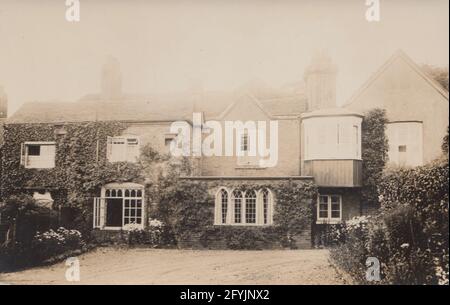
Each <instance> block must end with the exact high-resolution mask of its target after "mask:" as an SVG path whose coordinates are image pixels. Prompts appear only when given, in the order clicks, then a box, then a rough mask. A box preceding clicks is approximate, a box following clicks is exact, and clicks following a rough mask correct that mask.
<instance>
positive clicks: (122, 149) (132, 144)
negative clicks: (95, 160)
mask: <svg viewBox="0 0 450 305" xmlns="http://www.w3.org/2000/svg"><path fill="white" fill-rule="evenodd" d="M139 152H140V142H139V138H138V137H136V136H124V137H108V139H107V157H108V161H109V162H136V161H137V159H138V158H139Z"/></svg>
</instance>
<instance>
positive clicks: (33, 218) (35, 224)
mask: <svg viewBox="0 0 450 305" xmlns="http://www.w3.org/2000/svg"><path fill="white" fill-rule="evenodd" d="M0 213H1V214H2V218H3V220H4V221H6V222H7V223H10V224H11V225H12V224H14V226H15V228H16V230H15V234H14V240H15V241H16V242H18V243H21V244H25V245H28V244H30V243H31V241H32V239H33V237H34V234H35V232H36V231H38V230H47V229H49V228H50V227H51V226H52V225H55V224H56V220H57V219H56V217H57V215H56V213H55V211H53V210H51V209H48V208H45V207H41V206H39V205H38V204H37V202H36V201H35V200H34V199H33V198H32V197H31V196H27V195H23V194H22V195H18V196H11V197H9V198H8V199H6V200H5V203H4V204H3V205H2V206H1V207H0Z"/></svg>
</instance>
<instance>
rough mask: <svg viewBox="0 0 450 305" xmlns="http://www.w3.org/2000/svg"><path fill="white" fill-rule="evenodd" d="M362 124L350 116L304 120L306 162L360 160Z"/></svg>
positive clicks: (358, 118)
mask: <svg viewBox="0 0 450 305" xmlns="http://www.w3.org/2000/svg"><path fill="white" fill-rule="evenodd" d="M361 122H362V119H361V117H359V116H350V115H349V116H323V117H310V118H305V119H303V122H302V124H303V130H304V137H305V139H304V140H305V141H304V143H305V160H327V159H340V160H342V159H351V160H360V159H361Z"/></svg>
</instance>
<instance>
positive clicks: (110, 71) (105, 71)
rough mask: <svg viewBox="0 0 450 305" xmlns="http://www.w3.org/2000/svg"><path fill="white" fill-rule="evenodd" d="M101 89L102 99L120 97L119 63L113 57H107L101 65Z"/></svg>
mask: <svg viewBox="0 0 450 305" xmlns="http://www.w3.org/2000/svg"><path fill="white" fill-rule="evenodd" d="M101 90H102V92H101V95H102V98H103V99H108V100H111V99H112V100H114V99H120V98H121V97H122V73H121V72H120V63H119V61H118V60H117V59H116V58H114V57H108V59H107V61H106V63H105V64H104V65H103V67H102V83H101Z"/></svg>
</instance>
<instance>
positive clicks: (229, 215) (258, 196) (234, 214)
mask: <svg viewBox="0 0 450 305" xmlns="http://www.w3.org/2000/svg"><path fill="white" fill-rule="evenodd" d="M273 202H274V200H273V196H272V192H271V191H270V190H268V189H262V190H258V191H256V190H244V191H242V190H233V191H229V190H227V189H226V188H221V189H220V190H219V192H218V193H217V195H216V208H215V221H214V222H215V224H216V225H271V224H272V215H273Z"/></svg>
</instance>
